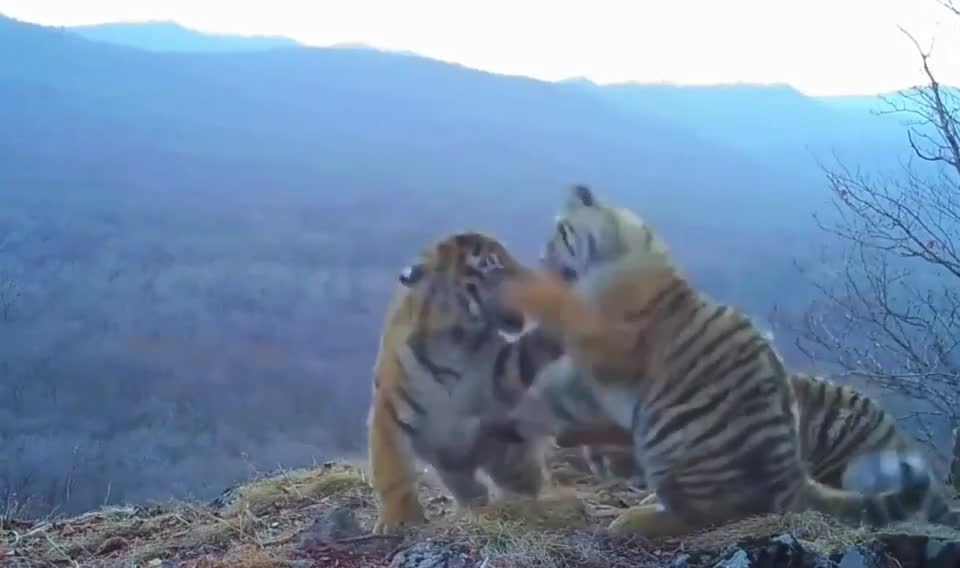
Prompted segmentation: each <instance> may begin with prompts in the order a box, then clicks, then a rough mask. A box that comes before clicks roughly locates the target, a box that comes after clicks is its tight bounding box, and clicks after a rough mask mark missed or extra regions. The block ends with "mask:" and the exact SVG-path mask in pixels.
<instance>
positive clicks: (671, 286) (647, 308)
mask: <svg viewBox="0 0 960 568" xmlns="http://www.w3.org/2000/svg"><path fill="white" fill-rule="evenodd" d="M687 292H689V289H688V288H687V287H686V286H681V285H678V283H677V281H676V280H672V281H671V282H670V283H668V284H667V285H666V286H664V287H663V289H661V290H660V291H659V292H657V295H656V296H654V297H653V298H652V299H651V300H650V301H649V302H647V303H646V305H644V306H643V307H642V308H639V309H637V310H630V311H628V312H627V313H626V314H624V318H625V320H626V321H627V322H631V321H634V320H642V319H646V318H647V317H649V316H650V315H651V314H652V313H654V312H655V311H656V309H657V307H658V306H660V304H662V303H664V302H665V301H666V300H667V299H672V295H673V294H677V295H680V296H684V295H686V293H687Z"/></svg>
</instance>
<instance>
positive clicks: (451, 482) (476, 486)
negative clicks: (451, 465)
mask: <svg viewBox="0 0 960 568" xmlns="http://www.w3.org/2000/svg"><path fill="white" fill-rule="evenodd" d="M434 469H436V471H437V475H439V476H440V480H441V481H442V482H443V484H444V485H445V486H446V487H447V489H448V490H449V491H450V493H452V494H453V498H454V500H455V501H456V502H457V506H458V507H459V508H461V509H467V508H471V507H481V506H483V505H486V504H487V503H488V502H489V500H490V498H489V491H487V486H486V485H484V484H483V483H481V482H480V481H479V480H477V476H476V470H475V469H473V468H467V469H447V468H444V467H441V466H437V465H436V464H435V465H434Z"/></svg>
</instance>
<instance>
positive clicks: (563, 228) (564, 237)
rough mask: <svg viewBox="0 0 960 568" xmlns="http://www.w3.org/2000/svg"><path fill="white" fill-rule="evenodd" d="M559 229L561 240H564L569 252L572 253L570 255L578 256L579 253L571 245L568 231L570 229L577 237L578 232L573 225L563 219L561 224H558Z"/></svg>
mask: <svg viewBox="0 0 960 568" xmlns="http://www.w3.org/2000/svg"><path fill="white" fill-rule="evenodd" d="M557 231H558V232H559V233H560V241H561V242H563V246H564V247H566V249H567V252H568V253H570V256H572V257H573V258H576V257H577V253H576V252H575V251H574V250H573V247H572V246H571V245H570V242H569V241H568V240H567V239H568V235H567V231H569V232H570V234H571V235H572V236H573V237H576V235H577V232H576V231H574V230H573V226H571V225H569V224H568V223H566V222H565V221H561V222H560V224H559V225H557Z"/></svg>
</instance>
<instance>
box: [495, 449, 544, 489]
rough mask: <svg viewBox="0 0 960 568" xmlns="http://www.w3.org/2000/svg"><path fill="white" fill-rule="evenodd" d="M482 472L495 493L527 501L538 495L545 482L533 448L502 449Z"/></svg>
mask: <svg viewBox="0 0 960 568" xmlns="http://www.w3.org/2000/svg"><path fill="white" fill-rule="evenodd" d="M483 470H484V471H485V472H486V473H487V475H489V476H490V479H491V480H493V482H494V483H495V484H496V485H497V488H498V489H501V490H502V491H505V492H508V493H514V494H518V495H525V496H530V497H536V496H538V495H539V494H540V491H541V490H542V489H543V485H544V482H545V480H546V478H547V473H546V468H545V466H544V462H543V459H542V453H541V451H540V449H539V448H537V447H536V446H535V445H534V444H511V445H504V447H503V448H502V450H501V451H500V452H498V453H496V454H494V455H493V457H491V459H489V460H487V462H486V463H484V464H483Z"/></svg>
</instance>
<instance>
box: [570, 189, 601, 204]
mask: <svg viewBox="0 0 960 568" xmlns="http://www.w3.org/2000/svg"><path fill="white" fill-rule="evenodd" d="M567 204H568V205H569V206H571V207H594V206H596V205H597V198H596V197H594V195H593V191H592V190H591V189H590V188H589V187H587V186H585V185H581V184H577V185H574V186H573V187H571V188H570V196H569V198H568V199H567Z"/></svg>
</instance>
